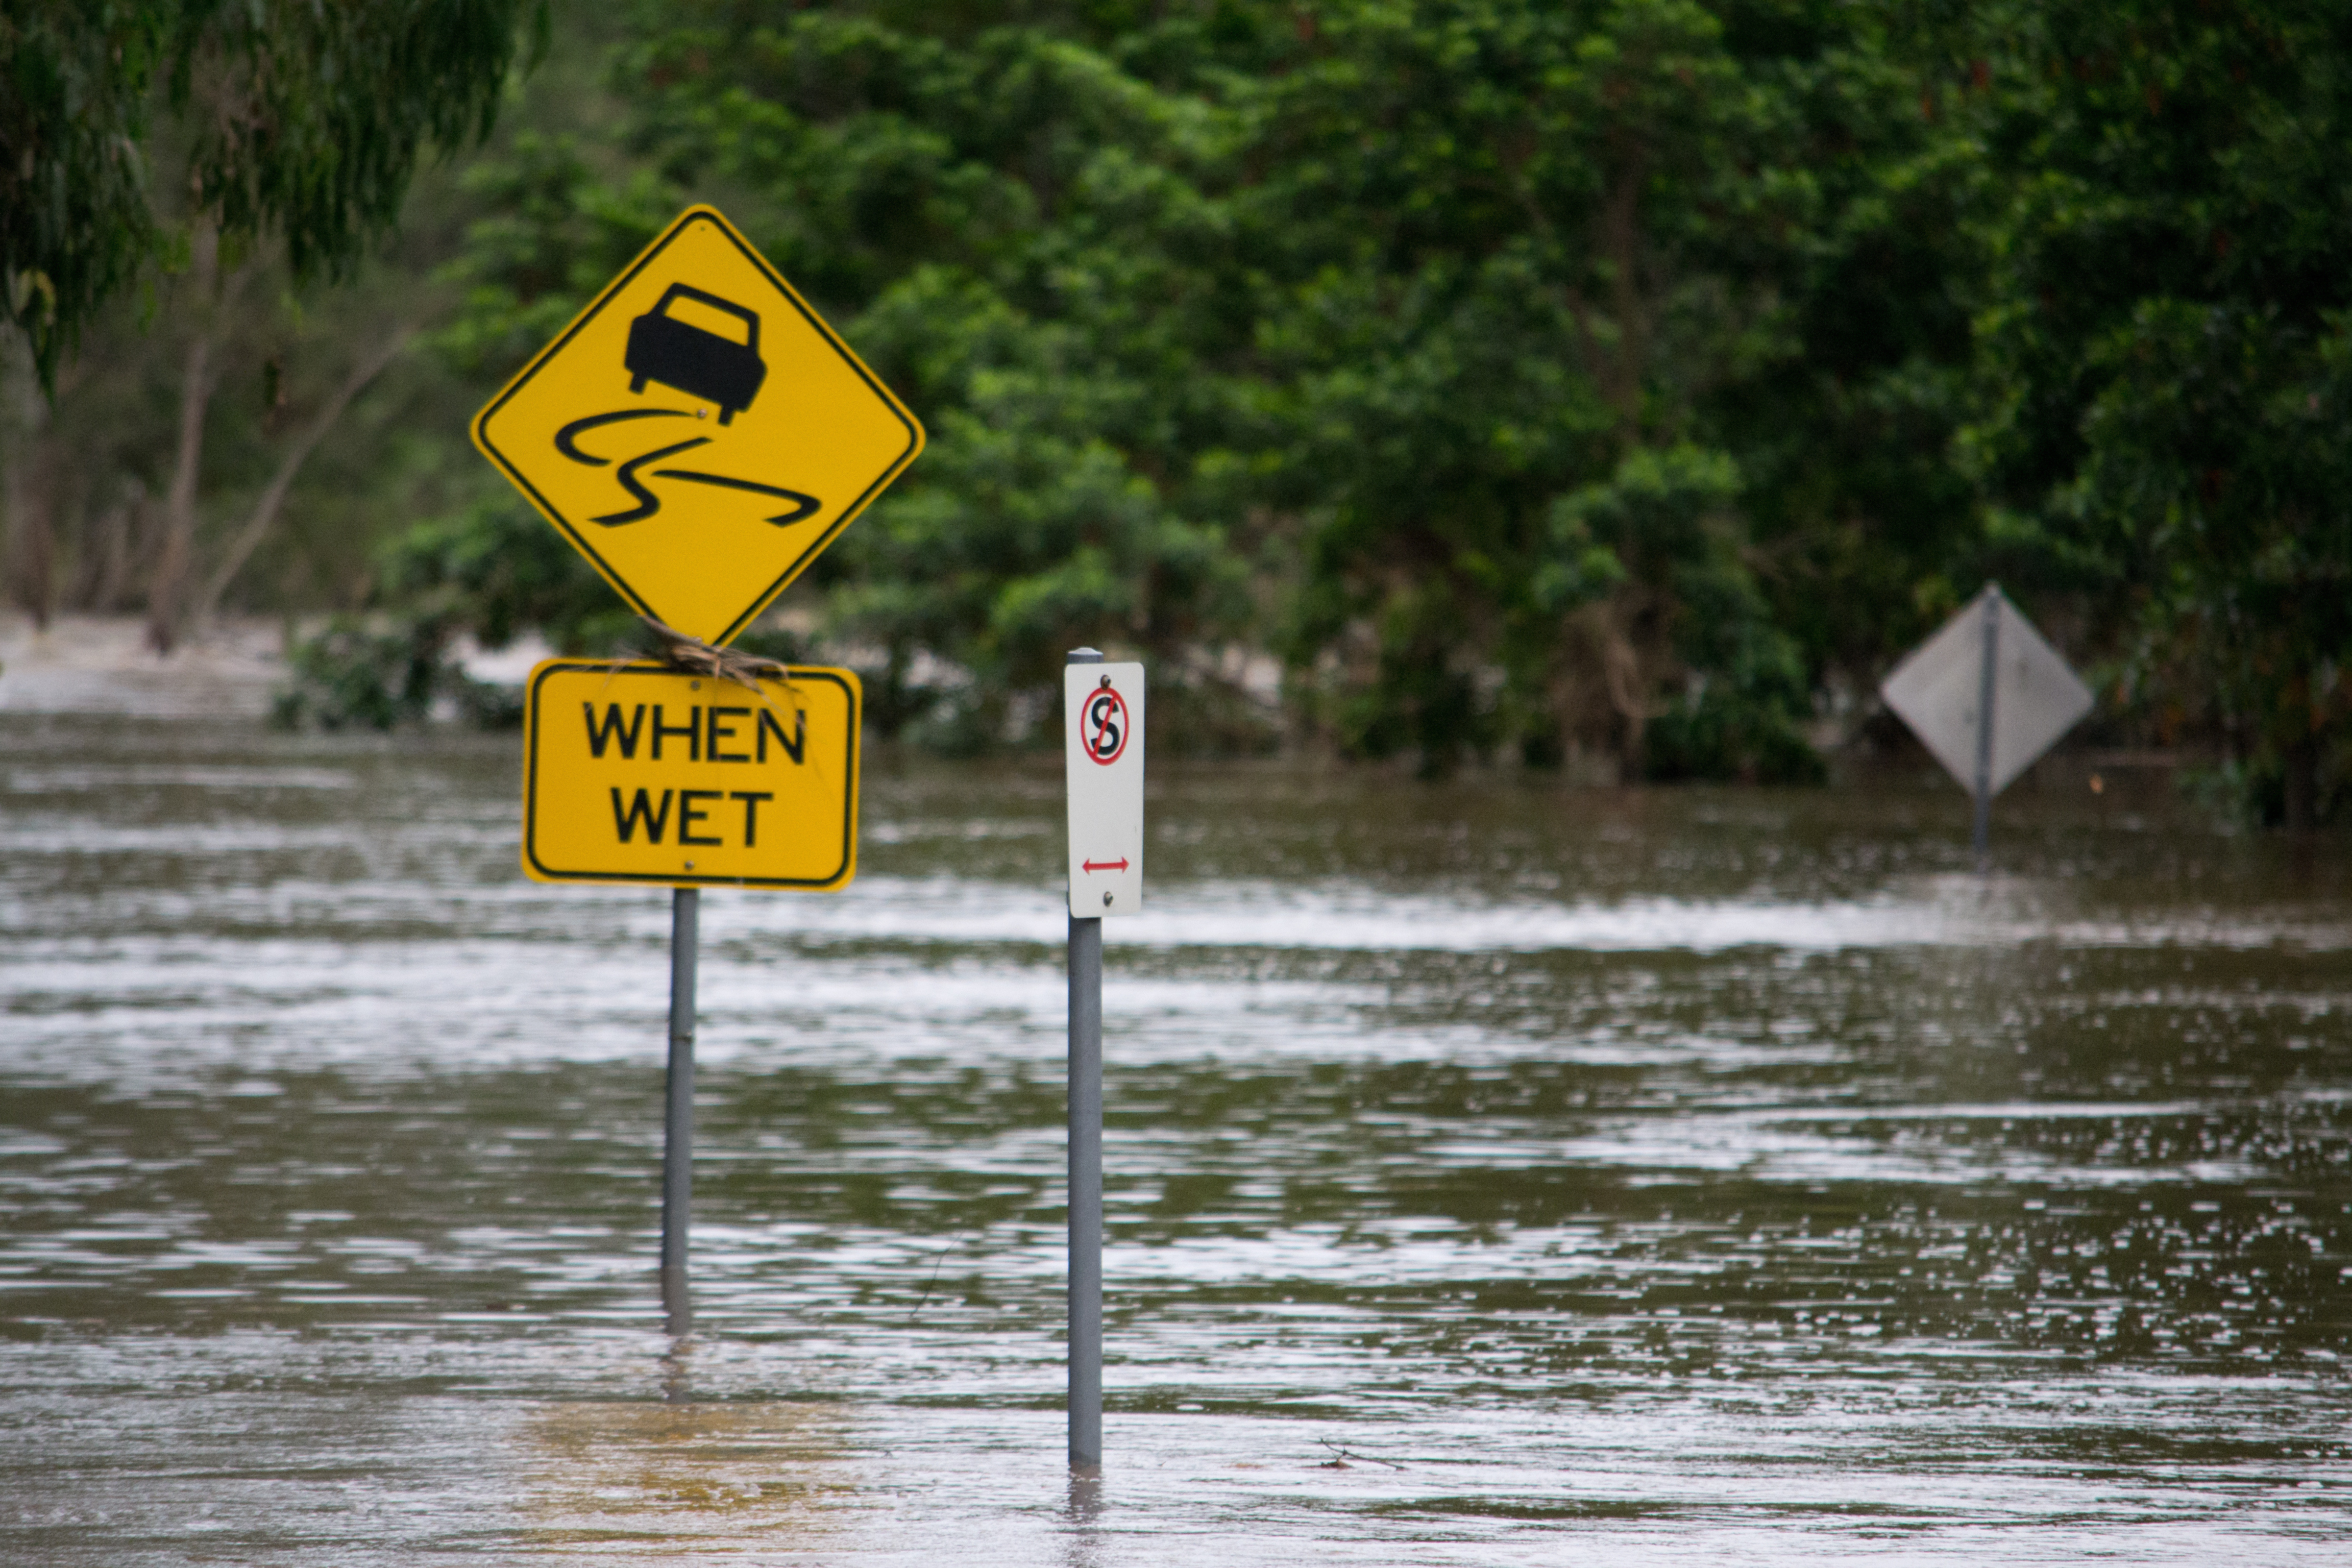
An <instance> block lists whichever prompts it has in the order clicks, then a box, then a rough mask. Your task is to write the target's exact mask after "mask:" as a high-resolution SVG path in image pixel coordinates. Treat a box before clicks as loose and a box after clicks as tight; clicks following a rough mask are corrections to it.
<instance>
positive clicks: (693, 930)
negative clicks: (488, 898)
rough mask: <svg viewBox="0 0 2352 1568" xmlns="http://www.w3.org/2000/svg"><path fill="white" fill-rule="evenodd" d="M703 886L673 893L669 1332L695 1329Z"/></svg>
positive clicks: (666, 1245)
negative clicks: (690, 1253)
mask: <svg viewBox="0 0 2352 1568" xmlns="http://www.w3.org/2000/svg"><path fill="white" fill-rule="evenodd" d="M701 916H702V889H699V888H674V889H671V890H670V895H669V1078H668V1082H667V1095H666V1106H665V1112H664V1115H663V1118H662V1248H661V1288H662V1312H663V1314H664V1316H665V1317H667V1319H668V1321H669V1331H670V1333H671V1335H672V1336H673V1337H675V1338H677V1339H684V1338H685V1337H686V1336H687V1335H688V1334H689V1333H691V1332H693V1331H694V1304H693V1302H692V1301H691V1300H689V1299H688V1296H687V1291H686V1231H687V1224H688V1218H689V1216H691V1215H692V1214H693V1212H694V966H695V961H696V960H697V959H698V958H699V957H700V956H701V946H702V920H701Z"/></svg>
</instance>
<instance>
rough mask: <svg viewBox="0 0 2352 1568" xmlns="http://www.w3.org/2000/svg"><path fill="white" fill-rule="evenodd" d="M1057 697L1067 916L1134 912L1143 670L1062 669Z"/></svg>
mask: <svg viewBox="0 0 2352 1568" xmlns="http://www.w3.org/2000/svg"><path fill="white" fill-rule="evenodd" d="M1090 657H1091V656H1090ZM1062 698H1063V700H1062V716H1063V732H1064V737H1065V738H1064V742H1063V751H1064V755H1065V765H1066V770H1067V774H1068V780H1069V795H1070V913H1072V914H1073V915H1080V916H1089V915H1091V916H1100V915H1134V914H1141V913H1142V912H1143V666H1141V665H1139V664H1073V665H1070V666H1067V667H1066V668H1065V669H1064V670H1063V673H1062Z"/></svg>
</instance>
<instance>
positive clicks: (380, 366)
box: [188, 326, 416, 628]
mask: <svg viewBox="0 0 2352 1568" xmlns="http://www.w3.org/2000/svg"><path fill="white" fill-rule="evenodd" d="M415 335H416V329H415V327H413V326H406V327H403V328H401V329H400V330H399V331H396V332H394V333H393V334H392V336H391V337H389V338H387V339H385V340H384V342H382V343H380V344H378V345H377V347H376V350H375V352H374V353H371V354H369V355H367V356H366V357H365V358H363V359H362V360H361V361H360V362H359V363H357V364H355V365H353V366H352V373H351V374H349V375H347V376H345V377H344V378H343V384H341V386H339V387H337V388H335V392H334V395H333V396H331V397H330V398H328V399H327V401H326V403H325V404H324V405H322V406H321V407H320V410H319V413H318V416H317V417H316V418H314V419H312V420H311V421H310V424H309V425H308V426H306V427H305V428H304V429H303V431H302V434H301V435H300V437H298V438H297V439H296V440H295V442H294V445H293V446H292V447H289V449H288V450H287V453H286V456H285V458H284V459H283V460H282V461H280V462H279V463H278V471H277V472H276V473H275V474H273V475H271V476H270V479H269V487H268V489H265V490H263V491H262V492H261V499H260V500H257V501H256V502H254V505H253V511H252V513H251V515H249V516H248V517H247V519H246V520H245V526H244V527H243V528H242V529H240V530H238V531H237V535H236V538H235V539H234V540H232V541H230V542H229V547H228V552H227V553H226V554H225V555H223V556H222V557H221V562H220V564H219V565H218V566H217V567H215V569H214V571H213V574H212V577H211V578H210V579H209V580H208V581H207V582H206V583H205V587H204V592H203V593H202V594H200V595H198V596H197V599H196V605H195V609H194V613H193V614H191V615H190V616H189V617H188V620H189V624H190V625H191V626H197V627H199V628H201V627H202V626H205V624H206V623H207V622H209V621H210V620H211V619H212V616H213V611H214V609H215V606H217V605H219V603H220V597H221V595H223V594H225V593H226V592H227V591H228V585H229V584H230V583H232V582H234V581H235V580H236V574H237V573H238V572H239V571H241V570H243V569H244V566H245V563H246V562H247V560H249V559H251V557H252V555H253V552H254V551H255V550H256V549H257V548H259V546H260V544H261V541H262V539H263V538H264V537H265V536H266V535H267V534H268V532H269V527H270V524H272V523H274V522H276V521H278V511H279V510H280V509H281V508H283V507H284V506H285V504H286V496H287V492H289V490H291V489H293V488H294V479H295V476H297V475H298V474H299V473H300V472H301V471H302V465H303V464H304V463H305V462H307V461H309V459H310V453H311V450H312V449H313V448H314V447H317V446H318V445H319V443H320V441H321V440H322V439H324V438H325V437H326V434H327V432H328V431H330V430H331V429H333V428H334V426H335V424H336V422H337V421H338V420H340V419H341V418H342V416H343V410H345V409H346V408H349V407H350V406H351V404H352V399H353V398H355V397H357V396H358V395H360V394H361V393H362V392H364V391H366V390H367V386H368V384H369V383H370V382H373V380H375V378H376V377H377V376H379V375H382V374H383V373H384V371H385V370H386V369H387V368H388V367H389V366H390V365H391V363H392V362H393V361H394V360H395V359H398V358H399V357H400V352H401V350H403V349H404V348H406V347H407V346H408V340H409V339H410V338H412V337H414V336H415Z"/></svg>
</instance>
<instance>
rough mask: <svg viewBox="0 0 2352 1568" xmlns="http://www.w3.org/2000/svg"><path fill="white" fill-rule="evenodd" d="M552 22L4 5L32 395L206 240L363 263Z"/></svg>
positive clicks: (3, 157)
mask: <svg viewBox="0 0 2352 1568" xmlns="http://www.w3.org/2000/svg"><path fill="white" fill-rule="evenodd" d="M546 25H547V10H546V5H545V0H344V3H341V4H335V5H317V4H312V3H310V0H251V3H246V0H12V4H11V5H8V7H7V8H6V9H5V12H0V286H5V305H6V310H7V314H8V317H9V319H10V320H11V321H14V322H15V323H16V325H17V326H18V327H19V328H20V329H21V330H22V331H24V332H25V333H26V335H27V337H28V338H29V339H30V341H31V343H32V345H33V355H34V360H35V363H36V365H37V369H38V373H39V374H40V376H41V379H42V381H43V383H44V384H45V385H46V384H48V383H49V382H50V381H51V379H52V378H53V377H54V376H55V374H56V371H57V367H58V363H59V361H60V359H61V357H62V356H63V355H64V354H65V353H68V351H69V350H70V349H71V347H72V345H73V344H74V342H76V341H77V340H78V338H79V334H80V332H81V331H82V330H83V329H84V327H85V326H87V324H88V323H89V321H90V320H91V319H92V317H93V315H94V314H95V313H96V311H97V310H99V309H100V306H101V305H102V304H103V303H104V302H105V301H106V300H108V299H110V298H111V297H112V296H114V295H115V294H116V293H117V292H119V291H120V290H121V289H123V288H124V287H125V286H126V285H128V284H129V283H130V282H131V280H132V279H134V278H135V277H136V276H137V275H138V274H139V272H140V270H141V269H142V268H144V267H147V266H149V265H151V264H152V263H155V262H157V261H159V260H169V259H171V258H173V257H174V256H178V255H183V254H184V252H185V251H186V249H187V247H188V246H189V245H190V243H191V241H192V237H200V236H201V233H202V232H203V231H211V232H212V233H215V234H216V235H217V236H218V237H219V239H220V240H221V241H223V242H225V243H226V244H227V245H228V246H229V247H231V248H232V249H233V250H239V249H244V248H248V247H251V246H253V245H254V244H256V243H257V242H259V241H260V240H261V239H263V238H265V237H272V236H275V237H279V238H282V240H283V242H284V245H285V247H286V251H287V255H288V258H289V261H290V262H291V264H292V266H293V268H294V270H295V272H296V274H297V275H298V276H305V277H307V276H309V275H310V274H311V273H313V272H316V271H320V270H322V269H323V270H328V271H335V270H339V269H341V268H343V267H345V266H347V265H348V264H349V263H350V262H352V260H354V259H356V258H357V257H358V256H359V255H360V253H361V251H362V248H363V247H364V246H365V244H366V243H367V241H368V240H369V239H370V238H371V237H373V236H375V235H377V234H379V233H381V232H382V231H383V230H384V229H386V228H387V227H388V226H390V225H391V223H392V221H393V219H394V216H396V215H397V213H398V212H399V209H400V203H401V199H402V197H403V195H404V194H405V193H406V191H407V188H408V184H409V181H410V178H411V175H412V174H413V173H414V171H415V164H416V159H417V156H418V154H419V153H420V151H421V150H422V148H423V147H424V146H425V144H426V143H428V142H431V143H436V144H438V145H440V146H442V147H445V148H454V147H457V146H460V145H463V144H465V143H466V142H468V141H471V140H475V139H478V138H479V137H480V136H481V135H483V134H485V133H487V132H488V129H489V126H490V122H491V120H492V118H493V116H494V115H495V113H496V111H497V108H498V104H499V91H500V89H501V88H502V87H503V85H504V83H505V81H506V77H507V73H508V70H509V67H510V66H511V65H512V63H513V61H514V58H515V52H516V47H517V44H518V40H519V35H520V33H521V32H522V30H523V29H524V28H525V27H526V26H528V27H532V28H536V29H537V30H538V31H539V33H540V34H541V37H544V33H545V28H546ZM159 108H160V109H161V110H162V111H163V119H164V120H165V121H168V122H169V124H170V127H171V130H172V132H173V133H172V135H171V136H170V137H168V138H159V137H158V136H157V135H156V134H155V132H156V128H157V118H158V117H157V112H156V111H157V110H158V109H159ZM165 145H168V146H169V148H170V150H171V152H172V153H173V154H174V155H173V157H172V158H171V159H170V160H169V162H168V163H166V166H165V168H164V170H163V176H164V177H163V179H162V181H161V182H160V183H158V182H156V181H154V180H153V179H152V176H151V163H152V162H153V161H154V160H155V157H156V154H157V153H159V152H161V151H163V147H164V146H165ZM183 203H184V205H183ZM167 215H170V216H167Z"/></svg>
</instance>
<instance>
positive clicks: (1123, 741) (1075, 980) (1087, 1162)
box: [1062, 647, 1143, 1470]
mask: <svg viewBox="0 0 2352 1568" xmlns="http://www.w3.org/2000/svg"><path fill="white" fill-rule="evenodd" d="M1062 715H1063V732H1064V740H1063V759H1064V766H1065V769H1066V775H1067V780H1068V787H1069V811H1070V1089H1069V1095H1070V1463H1071V1464H1072V1465H1073V1466H1075V1467H1076V1468H1079V1469H1082V1470H1093V1469H1096V1468H1099V1467H1100V1466H1101V1464H1102V1183H1103V1178H1102V952H1103V943H1102V922H1103V917H1104V916H1105V915H1132V914H1139V913H1141V912H1142V910H1143V666H1141V665H1139V664H1106V663H1104V662H1103V656H1102V655H1101V654H1099V653H1097V652H1096V651H1095V650H1094V649H1093V648H1090V647H1082V648H1077V649H1075V650H1074V651H1073V652H1072V653H1071V654H1070V657H1069V665H1068V668H1066V669H1065V670H1064V671H1063V672H1062Z"/></svg>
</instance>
